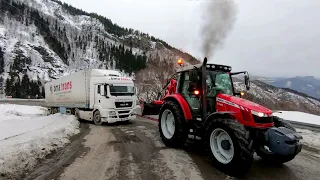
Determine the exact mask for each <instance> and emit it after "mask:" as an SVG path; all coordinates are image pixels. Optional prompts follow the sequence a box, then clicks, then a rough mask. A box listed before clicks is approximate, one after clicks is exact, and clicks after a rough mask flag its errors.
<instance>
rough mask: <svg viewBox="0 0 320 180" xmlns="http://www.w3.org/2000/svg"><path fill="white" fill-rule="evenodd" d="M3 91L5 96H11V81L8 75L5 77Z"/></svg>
mask: <svg viewBox="0 0 320 180" xmlns="http://www.w3.org/2000/svg"><path fill="white" fill-rule="evenodd" d="M5 93H6V95H7V96H11V95H12V81H11V79H10V78H9V77H8V78H7V79H6V88H5Z"/></svg>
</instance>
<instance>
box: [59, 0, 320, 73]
mask: <svg viewBox="0 0 320 180" xmlns="http://www.w3.org/2000/svg"><path fill="white" fill-rule="evenodd" d="M63 1H64V2H66V3H68V4H71V5H73V6H75V7H77V8H81V9H83V10H85V11H88V12H96V13H98V14H100V15H103V16H106V17H107V18H110V19H111V20H112V21H113V22H114V23H117V24H118V25H120V26H123V27H127V28H133V29H137V30H140V31H143V32H146V33H149V34H150V35H153V36H155V37H159V38H161V39H163V40H164V41H166V42H168V43H169V44H171V45H172V46H174V47H176V48H179V49H183V50H184V51H186V52H188V53H190V54H192V55H194V56H195V57H197V58H201V59H203V58H204V57H203V54H202V51H201V39H200V38H199V37H200V36H199V27H201V24H200V23H201V21H200V19H201V12H202V9H203V5H204V4H205V3H207V2H206V1H210V0H157V1H156V0H63ZM235 1H236V3H237V8H238V14H237V21H236V23H235V25H234V28H233V30H232V31H231V32H230V34H229V36H228V37H227V39H226V40H225V43H224V45H223V47H222V48H220V49H219V50H217V51H216V52H215V56H214V58H212V59H209V62H214V63H222V64H228V65H231V66H233V69H234V70H248V71H249V72H251V74H255V75H262V76H297V75H302V76H303V75H310V76H316V77H320V0H307V1H302V0H268V1H265V0H264V1H263V0H235Z"/></svg>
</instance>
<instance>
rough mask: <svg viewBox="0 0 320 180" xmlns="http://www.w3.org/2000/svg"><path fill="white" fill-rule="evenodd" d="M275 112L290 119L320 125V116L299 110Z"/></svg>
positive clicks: (276, 114)
mask: <svg viewBox="0 0 320 180" xmlns="http://www.w3.org/2000/svg"><path fill="white" fill-rule="evenodd" d="M280 112H281V113H279V112H275V113H273V114H274V115H275V116H278V117H280V118H283V119H285V120H288V121H295V122H301V123H308V124H315V125H320V116H317V115H313V114H308V113H303V112H298V111H280ZM319 138H320V137H319Z"/></svg>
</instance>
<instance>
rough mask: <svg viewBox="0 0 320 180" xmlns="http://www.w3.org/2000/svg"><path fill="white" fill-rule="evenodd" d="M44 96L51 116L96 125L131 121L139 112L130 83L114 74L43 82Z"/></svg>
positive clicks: (71, 76)
mask: <svg viewBox="0 0 320 180" xmlns="http://www.w3.org/2000/svg"><path fill="white" fill-rule="evenodd" d="M45 94H46V97H45V98H46V100H45V102H46V106H47V107H48V110H49V112H50V113H51V114H54V113H58V112H60V113H70V114H74V115H75V116H76V117H77V118H78V119H83V120H88V121H93V122H94V123H95V124H96V125H101V124H102V123H103V122H108V123H113V122H118V121H129V120H133V119H135V118H136V116H135V114H136V113H135V112H137V111H141V110H140V109H141V108H140V103H139V101H138V98H137V93H136V87H135V85H134V82H133V80H132V79H131V78H128V77H123V76H122V75H121V74H120V72H119V71H116V70H106V69H86V70H81V71H78V72H74V73H71V74H69V75H67V76H63V77H61V78H59V79H56V80H52V81H50V82H47V83H46V84H45Z"/></svg>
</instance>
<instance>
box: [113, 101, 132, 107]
mask: <svg viewBox="0 0 320 180" xmlns="http://www.w3.org/2000/svg"><path fill="white" fill-rule="evenodd" d="M115 105H116V108H125V107H132V101H130V102H115Z"/></svg>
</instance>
